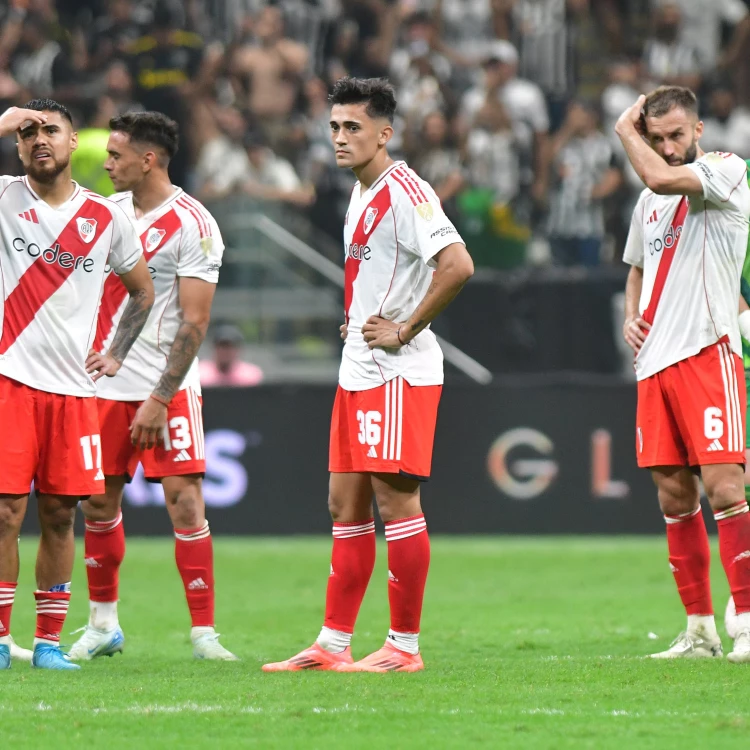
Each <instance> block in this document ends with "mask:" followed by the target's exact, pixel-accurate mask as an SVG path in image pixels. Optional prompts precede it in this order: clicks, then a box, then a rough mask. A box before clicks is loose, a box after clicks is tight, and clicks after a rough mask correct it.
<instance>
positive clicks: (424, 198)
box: [402, 167, 428, 203]
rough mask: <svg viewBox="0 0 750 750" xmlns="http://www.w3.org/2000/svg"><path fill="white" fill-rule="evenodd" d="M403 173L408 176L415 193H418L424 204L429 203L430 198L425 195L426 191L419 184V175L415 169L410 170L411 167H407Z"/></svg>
mask: <svg viewBox="0 0 750 750" xmlns="http://www.w3.org/2000/svg"><path fill="white" fill-rule="evenodd" d="M402 171H403V172H404V174H405V175H406V179H407V180H408V181H409V184H410V185H411V186H412V187H413V188H414V191H415V192H416V194H417V196H419V197H420V198H421V199H422V202H423V203H427V202H428V198H427V196H426V195H425V193H424V190H422V186H421V185H420V184H419V178H418V177H417V173H416V172H415V171H414V170H413V169H410V168H409V167H405V168H404V169H403V170H402Z"/></svg>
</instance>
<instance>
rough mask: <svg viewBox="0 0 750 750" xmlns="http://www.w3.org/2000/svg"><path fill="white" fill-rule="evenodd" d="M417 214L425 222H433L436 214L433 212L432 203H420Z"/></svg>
mask: <svg viewBox="0 0 750 750" xmlns="http://www.w3.org/2000/svg"><path fill="white" fill-rule="evenodd" d="M417 213H418V214H419V215H420V216H421V217H422V218H423V219H424V220H425V221H432V217H433V216H434V215H435V212H434V211H433V210H432V203H420V204H419V205H418V206H417Z"/></svg>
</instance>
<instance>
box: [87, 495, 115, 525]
mask: <svg viewBox="0 0 750 750" xmlns="http://www.w3.org/2000/svg"><path fill="white" fill-rule="evenodd" d="M81 510H82V511H83V515H84V516H86V518H87V519H88V520H89V521H114V519H115V517H116V516H117V514H118V512H119V511H120V504H119V503H118V502H117V499H116V498H111V497H109V496H107V495H92V496H91V497H90V498H88V499H86V500H84V501H83V502H82V503H81Z"/></svg>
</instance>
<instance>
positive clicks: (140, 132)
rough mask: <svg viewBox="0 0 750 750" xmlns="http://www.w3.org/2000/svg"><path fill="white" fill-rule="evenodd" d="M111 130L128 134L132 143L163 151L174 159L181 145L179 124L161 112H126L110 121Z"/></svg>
mask: <svg viewBox="0 0 750 750" xmlns="http://www.w3.org/2000/svg"><path fill="white" fill-rule="evenodd" d="M109 129H110V130H113V131H114V130H117V131H118V132H120V133H127V134H128V135H129V136H130V140H131V141H138V142H139V143H147V144H149V145H150V146H158V147H159V148H161V149H163V150H164V151H165V152H166V154H167V157H168V158H169V159H172V158H173V157H174V155H175V154H176V153H177V149H178V147H179V144H180V134H179V128H178V127H177V123H176V122H175V121H174V120H172V119H170V118H169V117H167V116H166V115H165V114H162V113H161V112H126V113H125V114H124V115H118V116H117V117H113V118H112V119H111V120H110V121H109Z"/></svg>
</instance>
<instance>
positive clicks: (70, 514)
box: [39, 503, 76, 535]
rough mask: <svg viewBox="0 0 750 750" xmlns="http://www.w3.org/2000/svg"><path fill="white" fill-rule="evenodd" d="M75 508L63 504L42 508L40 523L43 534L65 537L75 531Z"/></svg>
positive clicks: (40, 510)
mask: <svg viewBox="0 0 750 750" xmlns="http://www.w3.org/2000/svg"><path fill="white" fill-rule="evenodd" d="M75 512H76V509H75V506H69V505H65V504H63V503H60V504H55V505H48V506H46V507H40V509H39V523H40V525H41V527H42V531H43V532H48V533H52V534H58V535H65V534H68V533H70V532H71V531H72V530H73V520H74V518H75Z"/></svg>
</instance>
